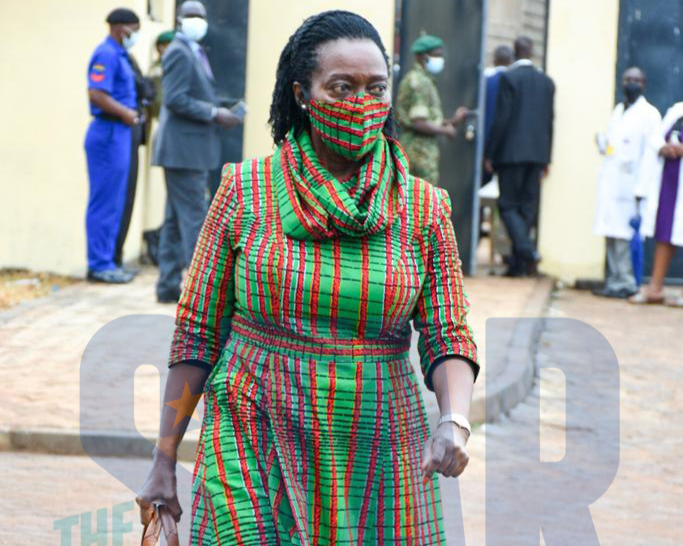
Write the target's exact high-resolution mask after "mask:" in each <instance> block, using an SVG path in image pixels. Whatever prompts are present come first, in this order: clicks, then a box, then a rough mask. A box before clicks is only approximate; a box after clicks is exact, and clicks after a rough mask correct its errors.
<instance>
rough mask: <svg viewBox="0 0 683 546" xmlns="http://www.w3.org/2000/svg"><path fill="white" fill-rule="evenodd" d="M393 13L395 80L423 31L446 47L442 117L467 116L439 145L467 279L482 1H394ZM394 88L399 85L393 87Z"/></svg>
mask: <svg viewBox="0 0 683 546" xmlns="http://www.w3.org/2000/svg"><path fill="white" fill-rule="evenodd" d="M397 7H398V9H397V14H398V17H399V21H398V23H397V25H398V29H399V32H398V35H397V39H398V40H397V41H398V48H399V51H400V57H399V58H400V67H399V81H400V78H401V77H402V76H403V75H404V74H405V73H406V72H407V71H408V70H410V68H411V67H412V64H413V55H412V53H411V52H410V46H411V45H412V43H413V41H415V39H416V38H418V37H419V36H420V34H421V33H422V32H426V33H428V34H434V35H436V36H439V37H440V38H442V39H443V40H444V42H445V44H446V47H445V49H446V69H445V70H444V71H443V73H442V74H441V75H440V76H439V77H438V78H437V87H438V89H439V95H440V96H441V101H442V104H443V109H444V115H446V116H451V115H452V114H453V113H454V112H455V110H456V108H458V107H459V106H465V107H467V108H469V109H470V110H471V111H472V114H471V116H470V117H469V118H468V120H467V122H466V124H465V127H463V129H462V130H460V131H459V133H458V136H457V137H456V139H454V140H448V141H446V140H444V141H442V142H441V164H440V181H439V186H440V187H442V188H444V189H446V190H447V191H448V193H449V195H450V197H451V202H452V204H453V215H452V220H453V225H454V226H455V232H456V236H457V238H458V246H459V249H460V258H461V260H462V266H463V271H464V273H465V274H466V275H472V274H474V273H475V272H476V249H477V244H478V240H479V197H478V194H477V191H478V189H479V185H480V180H481V168H482V154H483V139H482V138H480V136H481V135H483V120H482V116H481V115H479V113H480V112H483V99H484V93H483V88H482V70H483V66H484V54H485V47H484V46H485V43H484V42H485V33H484V28H485V16H486V8H487V0H451V1H448V2H444V1H443V0H399V4H398V6H397ZM394 88H395V89H397V88H398V82H396V85H395V86H394Z"/></svg>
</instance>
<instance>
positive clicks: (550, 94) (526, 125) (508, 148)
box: [486, 65, 555, 166]
mask: <svg viewBox="0 0 683 546" xmlns="http://www.w3.org/2000/svg"><path fill="white" fill-rule="evenodd" d="M554 118H555V84H554V83H553V81H552V80H551V79H550V78H549V77H548V76H546V75H545V74H544V73H543V72H541V71H540V70H538V69H537V68H535V67H534V66H530V65H522V66H518V67H514V68H511V69H510V70H508V71H507V72H505V73H503V76H502V77H501V80H500V89H499V91H498V100H497V102H496V116H495V118H494V122H493V128H492V129H491V137H490V140H489V143H488V145H487V149H486V157H488V158H489V159H490V160H491V161H492V162H493V164H494V165H496V166H498V165H514V164H519V163H538V164H541V165H548V164H549V163H550V161H551V156H552V146H553V124H554Z"/></svg>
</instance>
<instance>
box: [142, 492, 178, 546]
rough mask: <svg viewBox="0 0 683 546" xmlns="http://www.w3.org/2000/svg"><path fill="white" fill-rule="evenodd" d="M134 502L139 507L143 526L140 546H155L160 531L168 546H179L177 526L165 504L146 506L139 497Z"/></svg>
mask: <svg viewBox="0 0 683 546" xmlns="http://www.w3.org/2000/svg"><path fill="white" fill-rule="evenodd" d="M135 502H137V503H138V506H140V521H141V522H142V525H144V529H143V531H142V539H141V541H140V545H141V546H156V544H157V543H158V542H159V537H160V536H161V531H163V532H164V537H166V543H167V544H168V546H180V541H179V540H178V526H177V525H176V522H175V520H174V519H173V516H172V515H171V513H170V512H169V511H168V507H167V506H166V505H165V504H163V503H157V502H153V503H152V504H148V503H147V502H145V501H144V500H142V499H141V498H140V497H138V498H136V499H135Z"/></svg>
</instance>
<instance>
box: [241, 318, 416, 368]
mask: <svg viewBox="0 0 683 546" xmlns="http://www.w3.org/2000/svg"><path fill="white" fill-rule="evenodd" d="M231 338H233V339H234V340H235V341H238V342H244V343H246V344H247V345H252V346H256V347H259V348H262V349H266V350H267V351H270V352H274V353H278V354H287V355H291V356H294V357H297V358H301V357H319V358H323V359H343V360H372V361H377V360H395V359H397V358H403V357H406V358H407V357H408V355H409V351H410V337H407V338H382V339H344V338H323V337H319V338H313V337H309V336H302V335H299V334H295V333H293V332H290V331H288V330H284V329H281V328H277V327H274V326H272V325H267V324H258V323H255V322H252V321H250V320H248V319H245V318H244V317H239V316H234V317H233V318H232V328H231Z"/></svg>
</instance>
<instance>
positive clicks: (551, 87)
mask: <svg viewBox="0 0 683 546" xmlns="http://www.w3.org/2000/svg"><path fill="white" fill-rule="evenodd" d="M532 54H533V42H532V41H531V40H530V39H529V38H527V37H520V38H518V39H517V40H516V41H515V58H516V59H517V60H516V62H515V63H513V64H512V65H511V66H510V68H509V69H508V70H507V71H506V72H505V73H503V74H502V76H501V79H500V88H499V90H498V100H497V102H496V114H495V119H494V121H493V127H492V129H491V135H490V138H489V142H488V143H487V147H486V148H487V149H486V157H487V161H486V169H487V171H493V170H495V171H496V172H498V181H499V186H500V198H499V200H498V207H499V209H500V215H501V219H502V220H503V223H504V224H505V227H506V229H507V232H508V234H509V236H510V239H511V240H512V247H513V253H512V256H511V257H510V259H509V263H508V265H509V269H508V272H507V275H508V276H526V275H529V274H532V273H534V272H535V271H536V267H537V265H538V262H539V261H540V259H541V257H540V255H539V253H538V251H537V250H536V245H535V243H534V241H533V240H532V239H531V229H532V228H533V227H535V226H536V220H537V216H538V204H539V198H540V185H541V176H543V175H544V174H547V172H548V165H549V164H550V161H551V150H552V141H553V121H554V117H555V115H554V102H555V84H554V83H553V81H552V80H551V79H550V78H549V77H548V76H546V75H545V74H544V73H543V72H541V71H540V70H539V69H538V68H536V67H535V66H534V65H533V63H532V62H531V57H532Z"/></svg>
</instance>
